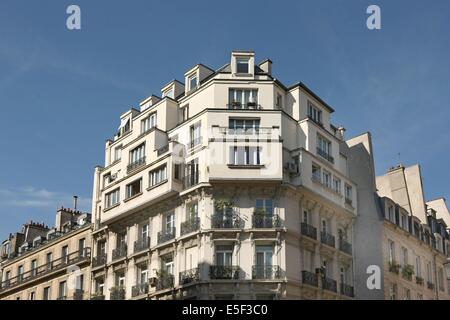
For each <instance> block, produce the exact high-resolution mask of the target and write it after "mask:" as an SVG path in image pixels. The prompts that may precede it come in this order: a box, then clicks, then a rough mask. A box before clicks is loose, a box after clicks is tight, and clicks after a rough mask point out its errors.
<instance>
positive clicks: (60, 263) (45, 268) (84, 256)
mask: <svg viewBox="0 0 450 320" xmlns="http://www.w3.org/2000/svg"><path fill="white" fill-rule="evenodd" d="M90 259H91V249H90V248H84V250H82V251H78V250H77V251H75V252H72V253H70V254H68V255H66V256H63V257H61V258H59V259H57V260H54V261H51V262H49V263H45V264H42V265H40V266H38V267H36V268H34V269H32V270H29V271H27V272H24V273H22V274H20V275H18V276H16V277H13V278H10V279H8V280H5V281H3V282H1V283H0V292H2V291H5V290H7V289H10V288H14V287H16V286H18V285H20V284H23V283H27V282H30V281H32V280H35V279H38V278H41V277H42V276H44V275H47V274H50V273H52V272H56V271H61V270H64V269H65V268H67V267H68V266H69V265H76V264H79V263H83V262H89V261H90Z"/></svg>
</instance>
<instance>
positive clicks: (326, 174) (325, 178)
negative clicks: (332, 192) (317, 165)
mask: <svg viewBox="0 0 450 320" xmlns="http://www.w3.org/2000/svg"><path fill="white" fill-rule="evenodd" d="M322 182H323V184H324V186H325V187H327V188H330V189H331V173H329V172H328V171H326V170H323V180H322Z"/></svg>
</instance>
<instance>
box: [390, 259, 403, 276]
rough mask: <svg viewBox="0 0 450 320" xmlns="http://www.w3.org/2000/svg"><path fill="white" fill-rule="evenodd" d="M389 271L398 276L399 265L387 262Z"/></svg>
mask: <svg viewBox="0 0 450 320" xmlns="http://www.w3.org/2000/svg"><path fill="white" fill-rule="evenodd" d="M389 271H390V272H392V273H395V274H399V272H400V265H399V264H398V263H396V262H395V261H392V262H389Z"/></svg>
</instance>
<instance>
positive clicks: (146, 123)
mask: <svg viewBox="0 0 450 320" xmlns="http://www.w3.org/2000/svg"><path fill="white" fill-rule="evenodd" d="M154 127H156V112H153V113H152V114H150V115H149V116H148V117H147V118H145V119H144V120H142V121H141V133H144V132H147V131H149V130H150V129H152V128H154Z"/></svg>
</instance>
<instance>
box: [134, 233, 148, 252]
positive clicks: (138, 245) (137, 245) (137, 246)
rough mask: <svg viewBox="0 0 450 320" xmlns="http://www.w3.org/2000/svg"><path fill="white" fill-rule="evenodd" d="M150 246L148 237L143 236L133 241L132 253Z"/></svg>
mask: <svg viewBox="0 0 450 320" xmlns="http://www.w3.org/2000/svg"><path fill="white" fill-rule="evenodd" d="M149 247H150V237H145V238H142V239H139V240H137V241H135V242H134V253H138V252H142V251H145V250H147V249H148V248H149Z"/></svg>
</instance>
